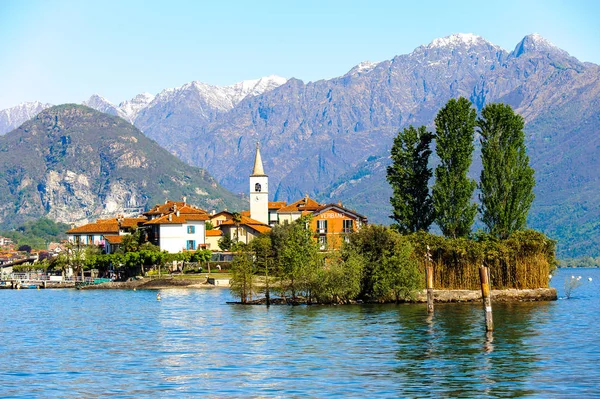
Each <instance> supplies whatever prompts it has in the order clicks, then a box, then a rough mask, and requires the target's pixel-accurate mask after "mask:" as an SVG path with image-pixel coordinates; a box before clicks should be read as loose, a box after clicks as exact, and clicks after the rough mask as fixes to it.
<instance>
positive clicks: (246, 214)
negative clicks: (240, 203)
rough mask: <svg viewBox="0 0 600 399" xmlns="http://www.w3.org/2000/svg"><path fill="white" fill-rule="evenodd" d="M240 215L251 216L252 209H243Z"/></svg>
mask: <svg viewBox="0 0 600 399" xmlns="http://www.w3.org/2000/svg"><path fill="white" fill-rule="evenodd" d="M240 215H242V216H246V217H250V211H241V212H240Z"/></svg>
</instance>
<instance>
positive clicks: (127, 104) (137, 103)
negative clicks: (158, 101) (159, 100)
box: [119, 93, 155, 123]
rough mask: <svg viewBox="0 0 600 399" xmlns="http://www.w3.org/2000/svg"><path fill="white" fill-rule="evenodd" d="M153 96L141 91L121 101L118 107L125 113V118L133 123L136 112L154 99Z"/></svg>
mask: <svg viewBox="0 0 600 399" xmlns="http://www.w3.org/2000/svg"><path fill="white" fill-rule="evenodd" d="M154 98H155V96H154V95H152V94H150V93H141V94H138V95H137V96H135V97H133V98H132V99H131V100H127V101H123V102H122V103H121V104H119V108H120V109H121V111H123V113H125V116H126V119H127V120H128V121H129V122H131V123H133V122H134V121H135V118H136V117H137V115H138V113H139V112H140V111H141V110H142V109H144V108H145V107H146V106H148V104H150V103H151V102H152V101H153V100H154Z"/></svg>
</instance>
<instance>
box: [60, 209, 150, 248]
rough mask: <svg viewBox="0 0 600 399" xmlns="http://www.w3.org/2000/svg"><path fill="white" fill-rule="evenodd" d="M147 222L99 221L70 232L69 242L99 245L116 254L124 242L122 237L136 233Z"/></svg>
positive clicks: (136, 220) (139, 218) (125, 219)
mask: <svg viewBox="0 0 600 399" xmlns="http://www.w3.org/2000/svg"><path fill="white" fill-rule="evenodd" d="M146 221H147V219H146V218H145V217H138V218H124V217H122V216H119V217H116V218H112V219H98V220H97V221H96V222H95V223H88V224H84V225H83V226H79V227H74V228H72V229H70V230H68V231H67V240H68V241H69V242H70V243H72V244H76V245H99V246H102V247H104V252H106V253H114V252H115V250H116V249H117V247H118V245H119V244H120V243H121V241H122V236H124V235H126V234H131V233H132V232H135V231H136V230H137V228H138V227H139V226H140V225H142V224H143V223H145V222H146ZM111 242H112V244H111Z"/></svg>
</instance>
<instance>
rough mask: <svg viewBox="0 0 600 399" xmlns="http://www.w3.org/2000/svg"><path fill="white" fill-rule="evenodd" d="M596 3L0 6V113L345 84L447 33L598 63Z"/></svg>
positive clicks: (29, 1) (4, 2)
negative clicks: (269, 79)
mask: <svg viewBox="0 0 600 399" xmlns="http://www.w3.org/2000/svg"><path fill="white" fill-rule="evenodd" d="M599 21H600V1H594V0H588V1H577V0H570V1H556V0H554V1H553V0H546V1H527V0H519V1H513V0H506V1H456V2H454V1H452V2H451V1H375V0H372V1H364V0H363V1H358V2H355V1H350V0H346V1H324V0H321V1H312V0H303V1H254V2H252V1H220V2H217V1H176V0H172V1H163V2H152V1H124V0H122V1H112V0H104V1H96V2H93V1H87V0H84V1H73V0H44V1H37V0H15V1H12V0H0V109H4V108H8V107H10V106H13V105H16V104H18V103H20V102H24V101H34V100H39V101H43V102H50V103H53V104H59V103H64V102H80V101H82V100H84V99H87V98H88V97H89V96H90V95H91V94H93V93H98V94H100V95H102V96H104V97H106V98H107V99H109V100H110V101H112V102H114V103H119V102H121V101H123V100H126V99H129V98H131V97H133V96H134V95H136V94H138V93H141V92H150V93H152V94H156V93H158V92H159V91H161V90H162V89H165V88H169V87H176V86H180V85H182V84H184V83H187V82H190V81H193V80H199V81H202V82H206V83H209V84H215V85H228V84H232V83H235V82H238V81H241V80H246V79H255V78H258V77H261V76H266V75H271V74H275V75H280V76H284V77H287V78H290V77H296V78H299V79H302V80H304V81H314V80H319V79H329V78H332V77H335V76H339V75H342V74H344V73H346V72H347V71H348V70H350V69H351V68H352V67H353V66H354V65H356V64H358V63H359V62H361V61H365V60H370V61H382V60H386V59H390V58H392V57H394V56H395V55H399V54H406V53H409V52H411V51H412V50H414V49H415V48H416V47H418V46H419V45H421V44H428V43H429V42H431V40H433V39H435V38H437V37H443V36H447V35H450V34H452V33H458V32H462V33H474V34H477V35H480V36H483V37H484V38H485V39H487V40H489V41H490V42H492V43H495V44H497V45H499V46H501V47H503V48H505V49H507V50H512V49H513V48H514V47H515V45H516V44H517V43H518V42H519V41H520V40H521V39H522V38H523V37H524V36H525V35H527V34H529V33H539V34H541V35H542V36H543V37H545V38H546V39H548V40H550V41H551V42H552V43H554V44H556V45H557V46H558V47H560V48H562V49H564V50H566V51H568V52H569V53H570V54H571V55H573V56H575V57H577V58H578V59H580V60H582V61H589V62H594V63H596V64H600V23H599Z"/></svg>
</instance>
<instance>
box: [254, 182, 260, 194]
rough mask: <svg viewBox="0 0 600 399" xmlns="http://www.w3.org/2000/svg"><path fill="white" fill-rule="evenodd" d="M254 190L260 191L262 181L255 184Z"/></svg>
mask: <svg viewBox="0 0 600 399" xmlns="http://www.w3.org/2000/svg"><path fill="white" fill-rule="evenodd" d="M254 191H256V192H257V193H260V183H256V184H255V185H254Z"/></svg>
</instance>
